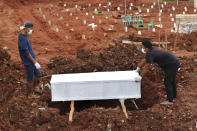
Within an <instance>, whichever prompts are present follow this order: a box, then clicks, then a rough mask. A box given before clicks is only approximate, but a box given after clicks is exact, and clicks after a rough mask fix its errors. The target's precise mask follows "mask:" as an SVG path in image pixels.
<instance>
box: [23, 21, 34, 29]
mask: <svg viewBox="0 0 197 131" xmlns="http://www.w3.org/2000/svg"><path fill="white" fill-rule="evenodd" d="M23 26H24V27H25V28H31V27H33V26H34V25H33V24H32V22H31V21H26V22H25V23H24V25H23Z"/></svg>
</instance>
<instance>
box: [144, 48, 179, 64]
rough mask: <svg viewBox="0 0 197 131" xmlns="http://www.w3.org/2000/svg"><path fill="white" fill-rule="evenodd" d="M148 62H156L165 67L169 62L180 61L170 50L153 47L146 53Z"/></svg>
mask: <svg viewBox="0 0 197 131" xmlns="http://www.w3.org/2000/svg"><path fill="white" fill-rule="evenodd" d="M146 63H150V64H155V65H157V66H160V67H161V68H164V67H165V66H166V65H168V64H172V63H179V61H178V59H177V57H176V56H175V55H173V54H172V53H170V52H168V51H165V50H159V49H156V48H152V49H151V51H150V52H148V53H147V54H146Z"/></svg>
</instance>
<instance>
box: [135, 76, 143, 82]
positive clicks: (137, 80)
mask: <svg viewBox="0 0 197 131" xmlns="http://www.w3.org/2000/svg"><path fill="white" fill-rule="evenodd" d="M134 79H135V82H140V81H141V79H142V77H141V76H139V77H135V78H134Z"/></svg>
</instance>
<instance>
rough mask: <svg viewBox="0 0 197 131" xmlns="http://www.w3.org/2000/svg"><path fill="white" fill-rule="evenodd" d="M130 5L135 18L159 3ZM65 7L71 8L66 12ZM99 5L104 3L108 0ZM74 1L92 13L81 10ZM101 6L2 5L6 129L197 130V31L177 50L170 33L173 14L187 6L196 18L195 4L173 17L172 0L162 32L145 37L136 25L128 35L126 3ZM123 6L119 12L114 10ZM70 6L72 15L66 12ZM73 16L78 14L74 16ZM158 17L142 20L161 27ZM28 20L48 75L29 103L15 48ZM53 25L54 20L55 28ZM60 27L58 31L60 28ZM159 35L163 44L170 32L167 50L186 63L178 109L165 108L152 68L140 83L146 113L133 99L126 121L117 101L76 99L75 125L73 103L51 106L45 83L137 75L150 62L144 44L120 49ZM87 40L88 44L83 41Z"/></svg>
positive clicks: (0, 101) (159, 75) (0, 95)
mask: <svg viewBox="0 0 197 131" xmlns="http://www.w3.org/2000/svg"><path fill="white" fill-rule="evenodd" d="M127 2H128V4H129V3H130V2H133V3H134V7H133V10H132V11H128V14H133V13H134V12H137V8H139V7H140V8H141V9H142V12H146V9H147V8H150V6H151V4H152V3H153V0H149V1H145V0H143V1H134V0H130V1H127ZM64 3H66V4H67V7H64ZM88 3H91V7H89V6H88ZM101 3H102V5H106V4H107V1H102V2H101ZM143 3H144V7H143ZM76 4H77V5H78V6H81V8H86V9H85V10H80V9H75V8H74V7H75V5H76ZM98 4H99V3H98V2H97V1H90V0H85V1H81V0H74V1H72V2H68V1H63V0H62V1H57V0H55V1H52V0H49V1H44V0H34V1H32V0H20V1H18V0H2V1H0V17H1V21H0V25H1V28H0V32H1V33H0V48H3V47H5V46H7V47H8V50H6V51H5V50H2V49H1V50H0V130H6V131H7V130H18V131H23V130H28V131H29V130H30V131H31V130H32V131H33V130H36V131H37V130H38V131H45V130H51V131H53V130H88V131H89V130H109V129H111V130H124V131H125V130H136V131H144V130H153V131H158V130H177V131H179V130H180V131H182V130H193V131H194V130H196V122H197V110H196V108H197V104H196V103H197V99H196V97H197V93H196V92H197V88H196V87H197V80H196V78H195V77H194V72H197V54H196V51H197V41H196V39H197V38H196V34H197V32H193V33H191V34H178V36H177V48H176V51H175V52H174V51H173V50H172V47H173V45H174V41H175V37H176V34H175V33H171V32H170V28H171V27H173V22H170V16H169V14H170V13H173V16H174V14H176V13H182V11H183V8H184V6H187V8H188V11H187V12H186V13H190V14H193V3H191V2H180V3H179V5H180V8H178V9H177V10H176V11H175V12H172V10H171V6H176V3H175V2H167V6H166V7H165V8H164V9H163V14H162V24H163V26H164V28H162V29H160V28H157V27H156V32H152V31H151V30H150V31H142V35H141V36H139V35H137V31H136V30H134V29H132V28H129V29H128V32H127V33H125V32H124V29H123V27H122V25H121V19H120V18H119V17H118V15H121V14H124V12H123V7H124V3H123V1H118V0H115V1H112V6H111V7H110V9H111V12H107V11H106V10H107V8H105V7H100V8H98ZM118 6H120V7H121V11H116V7H118ZM40 8H41V10H42V13H41V12H40ZM79 8H80V7H79ZM94 8H98V9H99V10H103V11H105V12H104V13H105V14H106V15H107V16H108V17H109V18H108V19H106V18H105V16H95V19H92V18H91V16H92V11H93V10H94ZM65 9H70V11H69V12H66V11H65ZM86 12H89V15H88V16H86V15H85V13H86ZM70 13H72V14H73V15H72V16H70ZM157 13H158V8H157V7H156V8H155V9H153V10H151V13H149V14H147V13H144V14H145V15H147V16H144V23H145V24H148V23H149V22H150V21H151V18H154V23H156V24H159V21H158V18H157V17H158V16H157V15H158V14H157ZM43 14H44V15H45V16H46V20H44V19H43ZM61 16H62V18H61ZM76 17H78V19H77V20H76ZM85 19H86V20H87V24H90V23H93V22H94V23H95V24H97V25H98V27H97V28H95V31H92V29H91V27H89V26H87V24H86V25H84V24H83V20H85ZM26 20H30V21H32V22H33V23H34V25H35V29H34V30H35V31H34V34H33V35H32V36H31V38H30V40H31V43H32V46H33V49H34V50H35V52H36V55H37V57H38V61H39V62H40V63H41V65H42V72H43V77H42V78H41V82H40V86H39V87H38V88H36V89H35V90H34V96H33V97H32V98H29V99H27V98H26V94H27V90H26V86H25V70H24V67H23V65H22V63H21V61H20V58H19V54H18V47H17V36H18V29H19V26H20V25H22V24H23V22H24V21H26ZM48 20H51V26H50V25H49V24H48ZM99 20H102V24H99ZM115 20H117V23H116V22H115ZM67 24H69V26H68V25H67ZM109 25H114V30H113V31H109V30H108V28H109ZM55 27H58V29H59V32H56V31H55V30H54V28H55ZM159 31H160V36H161V37H160V40H161V41H165V31H167V38H168V39H167V40H168V41H169V42H170V44H169V46H168V48H167V50H169V51H171V52H173V53H174V54H175V55H176V56H177V57H178V58H179V60H180V62H181V70H180V71H179V72H178V73H177V89H178V97H177V98H176V99H175V102H174V104H173V106H162V105H160V103H161V102H163V101H164V100H165V98H166V96H165V95H166V94H165V87H164V84H163V78H164V73H163V71H162V70H161V69H160V68H158V67H155V66H149V67H148V68H147V69H145V70H148V72H147V73H146V74H145V77H143V79H142V98H141V99H139V100H137V101H136V102H137V105H138V106H139V108H140V109H139V110H136V109H135V107H134V105H133V104H132V102H131V101H130V100H126V106H127V110H128V115H129V119H126V118H125V116H124V114H123V112H122V110H121V108H120V103H119V102H118V100H102V101H80V102H76V106H75V108H76V112H75V113H74V118H73V123H68V114H69V110H70V109H69V108H70V106H69V104H70V102H51V95H50V93H51V92H50V90H49V88H48V87H47V86H46V84H47V83H49V82H50V76H51V75H52V74H57V73H58V74H60V73H79V72H81V73H82V72H98V71H119V70H134V69H136V66H137V64H138V63H139V62H140V61H141V60H142V58H144V55H143V54H142V53H141V51H140V49H141V46H140V45H132V44H122V43H121V41H122V39H129V40H131V41H135V42H140V41H141V40H142V39H143V38H149V39H151V40H152V41H158V40H159ZM82 35H85V36H86V39H82ZM66 36H68V37H67V38H66ZM161 48H162V47H161Z"/></svg>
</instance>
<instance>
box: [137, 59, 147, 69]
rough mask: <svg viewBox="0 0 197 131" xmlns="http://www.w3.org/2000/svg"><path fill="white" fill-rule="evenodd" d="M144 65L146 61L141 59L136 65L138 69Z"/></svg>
mask: <svg viewBox="0 0 197 131" xmlns="http://www.w3.org/2000/svg"><path fill="white" fill-rule="evenodd" d="M145 64H146V60H145V59H143V60H142V61H141V62H140V63H139V64H138V67H139V68H142V67H143V66H144V65H145Z"/></svg>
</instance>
